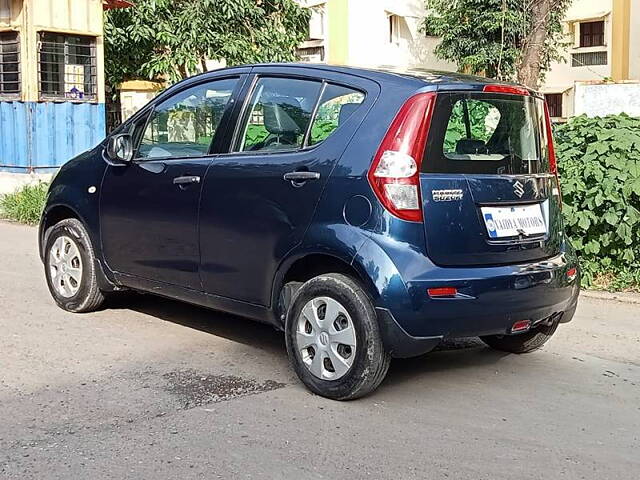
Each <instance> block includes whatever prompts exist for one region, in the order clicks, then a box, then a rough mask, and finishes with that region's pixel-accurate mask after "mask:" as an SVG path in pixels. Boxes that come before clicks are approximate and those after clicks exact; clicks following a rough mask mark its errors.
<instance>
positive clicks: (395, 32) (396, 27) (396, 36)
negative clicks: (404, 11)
mask: <svg viewBox="0 0 640 480" xmlns="http://www.w3.org/2000/svg"><path fill="white" fill-rule="evenodd" d="M387 18H388V19H389V43H393V44H396V45H397V44H398V43H400V17H399V16H398V15H389V16H388V17H387Z"/></svg>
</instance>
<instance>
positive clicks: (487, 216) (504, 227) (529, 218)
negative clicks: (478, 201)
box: [482, 204, 547, 238]
mask: <svg viewBox="0 0 640 480" xmlns="http://www.w3.org/2000/svg"><path fill="white" fill-rule="evenodd" d="M482 217H483V218H484V223H485V225H486V227H487V232H488V233H489V237H490V238H503V237H517V236H519V235H524V236H525V237H528V236H535V235H541V234H545V233H547V224H546V222H545V220H544V216H543V215H542V208H541V207H540V204H535V205H525V206H517V207H509V206H507V207H482Z"/></svg>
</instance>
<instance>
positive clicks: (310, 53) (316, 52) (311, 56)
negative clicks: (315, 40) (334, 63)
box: [298, 46, 324, 63]
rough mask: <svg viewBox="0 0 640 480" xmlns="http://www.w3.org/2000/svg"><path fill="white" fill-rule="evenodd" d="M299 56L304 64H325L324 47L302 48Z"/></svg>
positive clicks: (299, 50)
mask: <svg viewBox="0 0 640 480" xmlns="http://www.w3.org/2000/svg"><path fill="white" fill-rule="evenodd" d="M298 56H299V57H300V60H302V61H303V62H309V63H321V62H324V47H322V46H320V47H302V48H299V49H298Z"/></svg>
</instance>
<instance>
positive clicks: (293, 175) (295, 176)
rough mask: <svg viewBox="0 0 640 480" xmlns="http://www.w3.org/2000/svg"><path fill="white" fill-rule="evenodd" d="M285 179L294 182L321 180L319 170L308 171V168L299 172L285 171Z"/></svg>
mask: <svg viewBox="0 0 640 480" xmlns="http://www.w3.org/2000/svg"><path fill="white" fill-rule="evenodd" d="M284 179H285V180H286V181H287V182H293V183H294V184H301V183H304V182H308V181H309V180H319V179H320V174H319V173H318V172H307V171H306V170H300V171H297V172H289V173H285V174H284Z"/></svg>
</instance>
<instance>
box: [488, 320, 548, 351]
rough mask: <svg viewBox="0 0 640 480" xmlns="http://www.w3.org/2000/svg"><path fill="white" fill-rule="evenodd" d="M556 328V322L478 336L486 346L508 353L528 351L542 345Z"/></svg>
mask: <svg viewBox="0 0 640 480" xmlns="http://www.w3.org/2000/svg"><path fill="white" fill-rule="evenodd" d="M557 328H558V322H557V321H553V322H551V323H549V324H546V325H540V326H537V327H535V328H532V329H531V330H529V331H528V332H525V333H519V334H515V335H489V336H484V337H480V339H481V340H482V341H483V342H484V343H486V344H487V345H488V346H490V347H491V348H493V349H495V350H500V351H501V352H508V353H529V352H533V351H534V350H537V349H539V348H540V347H542V346H543V345H544V344H545V343H547V341H548V340H549V339H550V338H551V337H552V336H553V334H554V333H555V331H556V329H557Z"/></svg>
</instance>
